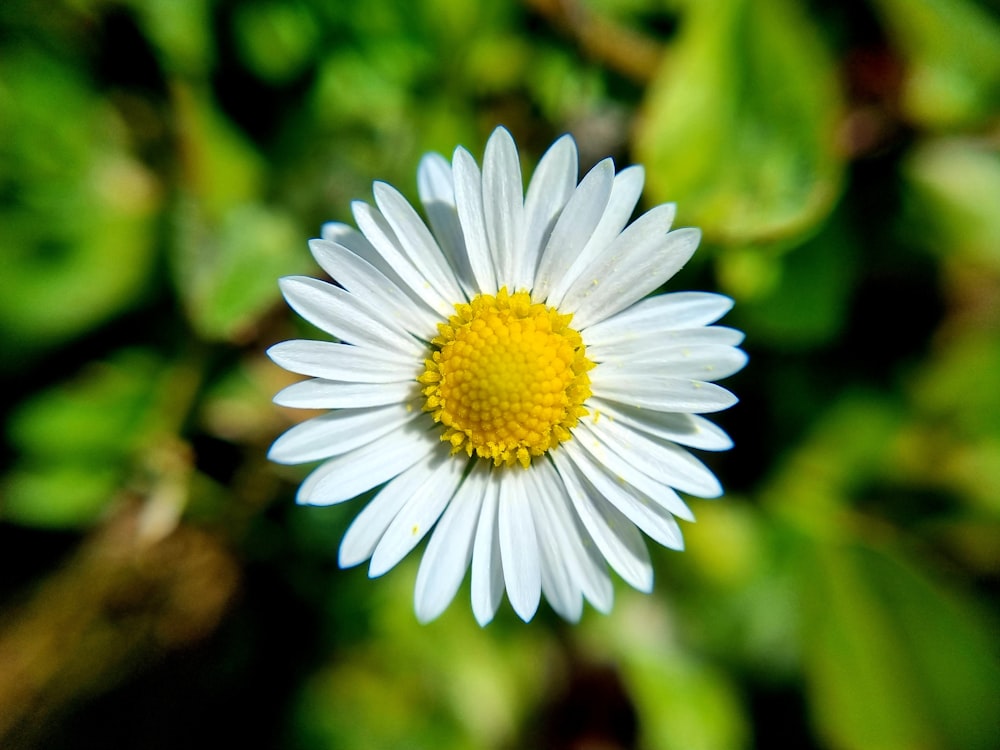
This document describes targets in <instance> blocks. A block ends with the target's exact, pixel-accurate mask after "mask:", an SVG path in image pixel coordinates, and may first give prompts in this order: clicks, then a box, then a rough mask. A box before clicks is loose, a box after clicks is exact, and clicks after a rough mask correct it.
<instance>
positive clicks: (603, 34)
mask: <svg viewBox="0 0 1000 750" xmlns="http://www.w3.org/2000/svg"><path fill="white" fill-rule="evenodd" d="M524 1H525V4H526V5H527V6H528V7H530V8H532V9H533V10H534V11H536V12H537V13H539V14H540V15H542V16H544V17H545V18H547V19H548V20H549V22H550V23H551V24H552V25H553V26H555V27H557V28H561V29H563V30H564V31H566V32H567V33H568V34H569V35H570V36H572V37H573V38H574V39H576V41H577V43H578V44H579V45H580V48H581V49H582V50H583V51H584V52H585V53H586V54H587V55H589V56H590V57H592V58H594V59H595V60H599V61H600V62H602V63H604V64H605V65H606V66H607V67H609V68H611V69H612V70H614V71H615V72H617V73H620V74H622V75H623V76H625V77H627V78H630V79H632V80H633V81H635V82H637V83H641V84H645V83H649V81H650V80H652V78H653V76H654V75H655V74H656V71H657V69H658V68H659V66H660V61H661V60H662V59H663V48H662V46H661V45H660V44H659V43H658V42H656V41H655V40H654V39H651V38H650V37H648V36H646V35H645V34H642V33H640V32H638V31H636V30H634V29H630V28H628V27H626V26H622V25H621V24H618V23H616V22H614V21H612V20H611V19H609V18H605V17H603V16H600V15H598V14H596V13H593V12H591V11H590V10H589V9H587V8H586V7H584V4H583V3H581V2H580V0H524Z"/></svg>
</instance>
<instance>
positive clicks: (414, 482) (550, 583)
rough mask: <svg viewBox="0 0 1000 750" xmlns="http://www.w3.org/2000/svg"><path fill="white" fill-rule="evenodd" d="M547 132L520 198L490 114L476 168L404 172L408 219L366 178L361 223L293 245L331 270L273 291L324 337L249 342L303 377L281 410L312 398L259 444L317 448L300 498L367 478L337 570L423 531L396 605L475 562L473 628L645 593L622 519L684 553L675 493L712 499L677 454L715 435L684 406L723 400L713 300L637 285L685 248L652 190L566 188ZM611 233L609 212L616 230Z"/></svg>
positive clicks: (694, 233)
mask: <svg viewBox="0 0 1000 750" xmlns="http://www.w3.org/2000/svg"><path fill="white" fill-rule="evenodd" d="M577 159H578V157H577V149H576V144H575V143H574V141H573V139H572V138H571V137H569V136H563V137H562V138H560V139H559V140H557V141H556V142H555V143H554V144H553V145H552V147H551V148H550V149H549V150H548V151H547V152H546V153H545V155H544V156H543V157H542V159H541V161H540V162H539V164H538V167H537V169H536V170H535V172H534V175H533V176H532V177H531V180H530V182H529V184H528V189H527V192H525V191H524V188H523V183H522V178H521V169H520V164H519V159H518V154H517V149H516V147H515V145H514V141H513V139H512V138H511V136H510V134H509V133H508V132H507V131H506V130H505V129H503V128H498V129H497V130H496V131H494V133H493V135H492V136H491V137H490V139H489V142H488V143H487V146H486V153H485V156H484V159H483V168H482V171H480V169H479V167H478V165H477V164H476V162H475V160H474V159H473V157H472V156H471V155H470V154H469V152H468V151H466V150H465V149H463V148H459V149H457V150H456V151H455V155H454V158H453V160H452V162H451V163H450V164H449V163H448V161H447V160H445V159H444V158H443V157H441V156H439V155H437V154H428V155H427V156H425V157H424V159H423V160H422V161H421V163H420V167H419V169H418V172H417V177H418V190H419V194H420V200H421V203H422V204H423V209H424V214H425V216H426V218H427V220H428V221H427V223H425V222H424V220H423V219H421V217H420V216H419V215H418V213H417V212H416V211H415V210H414V209H413V207H412V206H411V205H410V204H409V203H408V202H407V201H406V200H405V199H404V198H403V196H402V195H401V194H400V193H399V192H398V191H396V190H395V189H394V188H392V187H390V186H389V185H387V184H385V183H379V182H377V183H375V186H374V196H375V205H374V206H371V205H369V204H367V203H363V202H355V203H354V204H353V206H352V208H353V214H354V219H355V221H356V223H357V226H358V230H360V231H358V230H356V229H353V228H352V227H349V226H347V225H344V224H337V223H331V224H327V225H325V226H324V227H323V233H322V234H323V238H322V239H319V240H313V241H312V242H311V243H310V249H311V250H312V253H313V255H314V256H315V258H316V260H317V262H318V263H319V264H320V266H322V267H323V269H324V270H325V271H326V272H327V273H328V274H329V275H330V276H331V277H332V278H333V280H334V282H335V283H334V284H331V283H327V282H323V281H318V280H315V279H311V278H304V277H289V278H284V279H282V280H281V289H282V292H283V294H284V296H285V299H286V300H287V301H288V303H289V304H290V305H291V307H292V308H294V309H295V310H296V312H298V313H299V314H300V315H301V316H302V317H303V318H305V319H306V320H308V321H310V322H311V323H313V324H315V325H316V326H318V327H319V328H321V329H322V330H324V331H325V332H327V333H328V334H330V335H331V336H333V337H334V338H335V339H336V341H335V342H324V341H286V342H284V343H280V344H277V345H275V346H273V347H271V349H270V350H269V351H268V354H269V355H270V357H271V358H272V359H273V360H274V361H275V362H276V363H277V364H279V365H281V366H282V367H284V368H286V369H288V370H290V371H292V372H295V373H299V374H302V375H307V376H309V377H310V379H308V380H304V381H302V382H299V383H296V384H294V385H292V386H290V387H288V388H285V389H284V390H283V391H281V392H280V393H278V395H277V396H276V397H275V401H276V402H277V403H278V404H281V405H284V406H291V407H299V408H309V409H329V410H330V411H329V412H328V413H326V414H324V415H322V416H319V417H314V418H312V419H309V420H307V421H305V422H303V423H301V424H299V425H296V426H295V427H292V428H291V429H290V430H288V431H287V432H286V433H285V434H283V435H282V436H281V437H279V438H278V439H277V440H276V441H275V443H274V445H273V446H272V447H271V451H270V454H269V455H270V458H271V459H272V460H274V461H278V462H283V463H303V462H309V461H316V460H322V461H323V463H322V464H320V466H319V467H318V468H316V469H315V470H314V471H313V472H312V474H310V475H309V476H308V477H307V478H306V480H305V481H304V482H303V483H302V485H301V487H300V488H299V492H298V501H299V502H300V503H305V504H310V505H330V504H334V503H340V502H343V501H346V500H350V499H351V498H354V497H356V496H357V495H359V494H360V493H363V492H366V491H368V490H372V489H374V488H379V487H380V489H378V491H377V493H376V494H375V495H374V497H373V499H372V500H371V501H370V502H369V503H368V505H367V506H366V507H365V508H364V509H363V510H362V511H361V513H360V514H359V515H358V516H357V517H356V518H355V520H354V522H353V523H352V524H351V526H350V528H349V529H348V531H347V533H346V535H345V537H344V539H343V542H342V544H341V547H340V564H341V566H344V567H346V566H352V565H357V564H359V563H362V562H364V561H366V560H370V561H371V562H370V567H369V573H370V575H371V576H373V577H374V576H379V575H382V574H383V573H385V572H386V571H388V570H389V569H391V568H392V567H393V566H395V565H396V563H398V562H399V561H400V560H401V559H402V558H403V557H404V556H405V555H406V554H407V553H409V552H410V550H412V549H413V548H414V547H415V546H416V545H417V544H418V543H419V542H420V541H421V539H423V537H424V536H426V535H427V534H428V533H430V541H429V542H428V544H427V548H426V551H425V552H424V555H423V558H422V560H421V563H420V568H419V572H418V574H417V583H416V594H415V607H416V613H417V616H418V617H419V618H420V619H421V620H423V621H427V620H430V619H433V618H434V617H437V616H438V615H439V614H440V613H441V612H442V611H443V610H444V609H445V608H446V607H447V606H448V604H449V603H450V602H451V600H452V599H453V598H454V596H455V593H456V592H457V590H458V588H459V587H460V585H461V583H462V580H463V579H464V577H465V573H466V570H467V569H468V568H469V567H470V565H471V568H472V608H473V612H474V614H475V616H476V619H477V620H478V621H479V622H480V623H481V624H486V623H487V622H489V621H490V620H491V619H492V618H493V616H494V614H495V612H496V610H497V607H498V605H499V603H500V600H501V598H502V595H503V593H504V591H505V590H506V592H507V596H508V598H509V600H510V602H511V605H512V606H513V608H514V610H515V611H516V612H517V614H518V615H519V616H520V617H521V618H523V619H524V620H529V619H531V617H532V616H533V615H534V613H535V611H536V610H537V608H538V604H539V600H540V597H541V594H542V593H544V594H545V597H546V599H547V600H548V601H549V603H550V604H551V605H552V607H553V609H555V610H556V611H557V612H558V613H559V614H560V615H562V616H563V617H564V618H566V619H568V620H573V621H575V620H578V619H579V617H580V615H581V613H582V609H583V599H584V598H586V599H587V600H589V601H590V602H591V604H592V605H593V606H594V607H595V608H597V609H598V610H600V611H602V612H607V611H609V610H610V608H611V605H612V598H613V591H612V584H611V579H610V576H609V573H608V566H610V567H611V568H612V569H613V570H614V571H615V572H616V573H617V574H618V575H619V576H621V577H622V578H623V579H624V580H625V581H626V582H628V583H629V584H630V585H632V586H634V587H635V588H637V589H640V590H642V591H650V590H651V589H652V584H653V572H652V566H651V564H650V559H649V554H648V552H647V549H646V546H645V542H644V541H643V538H642V534H641V533H640V532H642V533H645V534H646V535H647V536H649V537H650V538H651V539H653V540H655V541H656V542H659V543H660V544H663V545H665V546H667V547H671V548H674V549H681V548H682V547H683V540H682V538H681V531H680V528H679V527H678V524H677V521H676V520H675V519H676V518H682V519H685V520H689V521H690V520H693V516H692V514H691V511H690V510H689V509H688V506H687V505H686V504H685V502H684V501H683V500H682V499H681V497H680V496H679V495H678V492H684V493H686V494H690V495H695V496H698V497H716V496H718V495H720V494H721V493H722V488H721V486H720V485H719V482H718V481H717V480H716V478H715V476H714V475H713V474H712V472H711V471H709V470H708V469H707V468H706V467H705V465H704V464H702V463H701V462H700V461H699V460H698V459H696V458H695V457H694V456H693V455H692V454H691V453H690V452H689V451H688V450H687V449H688V448H699V449H702V450H725V449H728V448H729V447H731V442H730V440H729V438H728V437H727V436H726V435H725V433H724V432H722V431H721V430H720V429H719V428H718V427H716V426H715V425H713V424H712V423H711V422H709V421H708V420H706V419H705V418H703V417H701V416H699V415H700V414H703V413H708V412H714V411H719V410H721V409H725V408H727V407H729V406H731V405H732V404H733V403H735V401H736V398H735V397H734V396H733V395H732V394H731V393H729V391H727V390H725V389H724V388H722V387H720V386H718V385H716V384H715V383H714V382H713V381H715V380H718V379H721V378H724V377H726V376H728V375H731V374H733V373H735V372H736V371H738V370H739V369H740V368H742V367H743V365H744V364H745V363H746V355H745V354H744V353H743V352H742V351H741V350H740V349H738V348H737V347H738V345H739V344H740V343H741V342H742V339H743V335H742V334H741V333H740V332H739V331H736V330H733V329H732V328H726V327H722V326H716V325H712V324H713V323H714V322H715V321H717V320H718V319H719V318H720V317H721V316H722V315H724V314H725V313H726V312H727V311H728V310H729V308H730V307H731V306H732V302H731V301H730V300H729V299H728V298H727V297H723V296H721V295H717V294H708V293H700V292H674V293H668V294H660V295H658V296H652V297H647V295H649V294H651V293H652V292H654V291H656V290H657V289H658V288H659V287H660V286H661V285H662V284H663V283H664V282H666V281H667V280H668V279H669V278H670V277H671V276H673V275H674V273H675V272H676V271H677V270H678V269H679V268H680V267H681V266H682V265H684V263H685V262H687V260H688V259H689V258H690V257H691V255H692V253H694V251H695V248H696V247H697V245H698V241H699V239H700V233H699V232H698V230H697V229H678V230H673V231H671V229H670V227H671V224H672V222H673V218H674V206H673V204H665V205H661V206H657V207H656V208H653V209H652V210H650V211H649V212H647V213H645V214H643V215H642V216H640V217H639V218H638V219H637V220H636V221H634V222H633V223H631V224H628V220H629V218H630V217H631V215H632V213H633V211H634V209H635V206H636V204H637V202H638V199H639V194H640V192H641V190H642V183H643V171H642V169H641V168H640V167H630V168H628V169H625V170H622V171H621V172H619V173H618V174H615V170H614V164H613V163H612V161H611V160H610V159H605V160H604V161H602V162H600V163H599V164H597V165H596V166H595V167H594V168H593V169H592V170H590V172H588V173H587V175H586V176H585V177H584V178H583V179H582V180H581V181H580V182H579V184H578V183H577V174H578V172H577V169H578V167H577ZM626 225H627V226H626Z"/></svg>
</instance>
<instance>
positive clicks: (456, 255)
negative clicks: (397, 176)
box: [417, 153, 474, 302]
mask: <svg viewBox="0 0 1000 750" xmlns="http://www.w3.org/2000/svg"><path fill="white" fill-rule="evenodd" d="M417 192H418V193H419V194H420V201H421V202H422V203H423V205H424V211H425V212H426V214H427V219H428V220H429V221H430V225H431V230H432V231H433V232H434V237H435V238H436V239H437V242H438V244H439V245H440V246H441V250H442V251H443V252H444V254H445V256H446V257H447V258H448V262H449V263H450V264H451V267H452V268H453V269H454V270H455V275H456V276H457V277H458V283H459V284H461V286H462V290H463V291H464V292H465V294H466V295H468V296H472V289H473V287H474V282H473V278H472V269H471V268H470V267H469V256H468V253H467V251H466V249H465V236H464V235H463V234H462V222H461V221H459V219H458V207H457V205H456V203H455V178H454V176H453V175H452V172H451V164H449V163H448V160H447V159H445V158H444V157H443V156H441V155H440V154H433V153H431V154H427V155H425V156H424V157H423V159H421V160H420V166H419V167H418V168H417ZM456 302H457V300H456Z"/></svg>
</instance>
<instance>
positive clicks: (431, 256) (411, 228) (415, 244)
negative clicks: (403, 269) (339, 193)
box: [373, 182, 463, 305]
mask: <svg viewBox="0 0 1000 750" xmlns="http://www.w3.org/2000/svg"><path fill="white" fill-rule="evenodd" d="M373 192H374V195H375V204H376V205H377V206H378V208H379V210H380V211H381V212H382V216H383V217H385V219H386V221H388V222H389V226H391V227H392V231H393V232H394V233H395V235H396V241H397V242H398V243H399V246H400V247H401V248H402V249H403V252H404V253H405V254H406V257H407V258H408V259H409V261H410V262H411V263H412V264H413V265H414V266H415V267H416V268H417V269H418V270H419V271H421V272H423V274H424V277H425V278H426V279H427V280H428V281H430V283H431V285H432V286H433V287H434V288H435V289H437V291H438V292H439V293H440V294H441V296H442V297H444V298H445V299H446V300H450V301H451V302H452V304H453V305H454V303H455V302H458V301H459V300H460V299H463V295H462V290H461V289H460V288H459V285H458V280H457V279H456V278H455V272H454V270H453V269H452V268H451V266H450V265H448V259H447V258H446V257H445V256H444V253H443V252H441V248H440V247H438V244H437V241H436V240H435V239H434V236H433V235H432V234H431V232H430V230H429V229H428V228H427V225H425V224H424V222H423V221H422V220H421V218H420V216H419V215H418V214H417V212H416V211H415V210H414V208H413V206H411V205H410V203H409V201H407V200H406V198H404V197H403V195H402V193H400V192H399V191H398V190H396V188H394V187H393V186H392V185H389V184H388V183H385V182H376V183H375V185H374V187H373Z"/></svg>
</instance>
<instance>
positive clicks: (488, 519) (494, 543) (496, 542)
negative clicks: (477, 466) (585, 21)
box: [472, 472, 504, 625]
mask: <svg viewBox="0 0 1000 750" xmlns="http://www.w3.org/2000/svg"><path fill="white" fill-rule="evenodd" d="M495 478H496V477H493V476H492V472H490V476H488V477H487V481H486V491H485V493H484V495H483V507H482V509H481V510H480V511H479V523H477V524H476V541H475V546H474V547H473V549H472V613H473V615H475V617H476V622H478V623H479V624H480V625H486V624H487V623H489V622H490V620H492V619H493V616H494V615H495V614H496V611H497V606H498V605H499V604H500V599H501V597H503V580H504V577H503V563H502V561H501V559H500V531H499V529H498V528H497V504H498V501H499V497H500V493H499V486H498V484H497V483H496V482H494V481H492V480H493V479H495Z"/></svg>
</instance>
